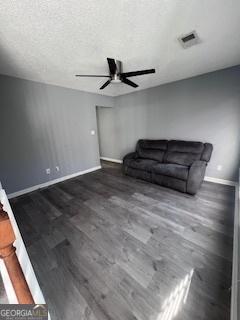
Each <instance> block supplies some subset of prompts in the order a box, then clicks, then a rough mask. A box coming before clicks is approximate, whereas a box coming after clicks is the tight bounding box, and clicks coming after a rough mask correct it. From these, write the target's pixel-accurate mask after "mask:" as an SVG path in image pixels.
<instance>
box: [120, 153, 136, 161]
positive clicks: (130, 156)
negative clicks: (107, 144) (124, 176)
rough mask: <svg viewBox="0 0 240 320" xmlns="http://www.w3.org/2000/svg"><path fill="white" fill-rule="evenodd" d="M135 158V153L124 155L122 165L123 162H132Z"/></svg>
mask: <svg viewBox="0 0 240 320" xmlns="http://www.w3.org/2000/svg"><path fill="white" fill-rule="evenodd" d="M136 158H137V152H130V153H128V154H126V156H125V157H124V158H123V163H124V161H125V160H132V159H136Z"/></svg>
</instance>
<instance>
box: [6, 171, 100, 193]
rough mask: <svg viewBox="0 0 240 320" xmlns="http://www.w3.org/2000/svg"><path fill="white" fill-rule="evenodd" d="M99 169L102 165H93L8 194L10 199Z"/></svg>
mask: <svg viewBox="0 0 240 320" xmlns="http://www.w3.org/2000/svg"><path fill="white" fill-rule="evenodd" d="M99 169H101V166H97V167H93V168H90V169H87V170H83V171H79V172H76V173H72V174H69V175H67V176H64V177H61V178H57V179H54V180H50V181H47V182H44V183H41V184H38V185H35V186H32V187H30V188H26V189H23V190H19V191H17V192H13V193H10V194H8V195H7V196H8V199H12V198H15V197H19V196H21V195H23V194H25V193H29V192H32V191H35V190H38V189H41V188H45V187H48V186H51V185H53V184H56V183H58V182H62V181H64V180H68V179H71V178H75V177H77V176H81V175H83V174H86V173H89V172H93V171H96V170H99Z"/></svg>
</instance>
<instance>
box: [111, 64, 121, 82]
mask: <svg viewBox="0 0 240 320" xmlns="http://www.w3.org/2000/svg"><path fill="white" fill-rule="evenodd" d="M114 61H115V64H116V71H115V73H114V74H111V79H112V81H113V82H121V77H120V74H121V73H122V62H121V61H119V60H114Z"/></svg>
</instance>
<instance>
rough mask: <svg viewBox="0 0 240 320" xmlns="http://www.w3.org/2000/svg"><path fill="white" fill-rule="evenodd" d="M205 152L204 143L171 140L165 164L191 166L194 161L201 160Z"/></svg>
mask: <svg viewBox="0 0 240 320" xmlns="http://www.w3.org/2000/svg"><path fill="white" fill-rule="evenodd" d="M203 151H204V144H203V143H202V142H194V141H181V140H171V141H169V142H168V150H167V152H166V154H165V157H164V162H165V163H176V164H180V165H184V166H191V165H192V164H193V162H194V161H196V160H200V159H201V156H202V153H203Z"/></svg>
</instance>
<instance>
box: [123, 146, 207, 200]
mask: <svg viewBox="0 0 240 320" xmlns="http://www.w3.org/2000/svg"><path fill="white" fill-rule="evenodd" d="M212 150H213V146H212V144H210V143H202V142H195V141H181V140H139V141H138V142H137V146H136V151H135V152H132V153H129V154H127V155H126V156H125V157H124V158H123V171H124V173H125V174H127V175H129V176H132V177H135V178H140V179H143V180H146V181H149V182H153V183H157V184H160V185H162V186H165V187H169V188H172V189H176V190H178V191H181V192H186V193H189V194H192V195H194V194H196V192H197V191H198V189H199V188H200V187H201V184H202V182H203V179H204V175H205V171H206V166H207V164H208V162H209V161H210V158H211V154H212Z"/></svg>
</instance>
